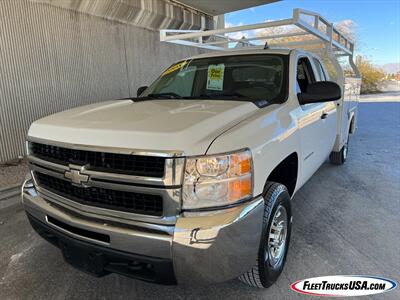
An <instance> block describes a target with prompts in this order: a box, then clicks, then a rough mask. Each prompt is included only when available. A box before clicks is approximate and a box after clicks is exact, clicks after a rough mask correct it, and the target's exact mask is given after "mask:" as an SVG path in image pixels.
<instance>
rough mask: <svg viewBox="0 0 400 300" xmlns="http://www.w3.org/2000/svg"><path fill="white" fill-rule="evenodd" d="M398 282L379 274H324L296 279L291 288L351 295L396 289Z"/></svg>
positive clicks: (311, 293)
mask: <svg viewBox="0 0 400 300" xmlns="http://www.w3.org/2000/svg"><path fill="white" fill-rule="evenodd" d="M396 287H397V282H396V281H394V280H391V279H386V278H382V277H377V276H363V275H343V276H339V275H337V276H323V277H314V278H308V279H303V280H299V281H296V282H294V283H292V284H291V286H290V288H291V289H292V290H293V291H295V292H298V293H301V294H304V295H313V296H327V297H343V296H346V297H351V296H366V295H373V294H380V293H385V292H388V291H391V290H394V289H395V288H396Z"/></svg>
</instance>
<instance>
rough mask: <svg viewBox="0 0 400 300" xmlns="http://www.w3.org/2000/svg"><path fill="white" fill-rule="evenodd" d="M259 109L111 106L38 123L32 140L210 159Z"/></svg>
mask: <svg viewBox="0 0 400 300" xmlns="http://www.w3.org/2000/svg"><path fill="white" fill-rule="evenodd" d="M256 110H258V108H257V107H256V106H255V105H254V104H253V103H250V102H239V101H219V100H218V101H217V100H150V101H143V102H136V103H135V102H133V101H131V100H119V101H107V102H102V103H97V104H92V105H88V106H82V107H78V108H74V109H71V110H68V111H65V112H61V113H57V114H55V115H52V116H49V117H46V118H43V119H40V120H38V121H36V122H34V123H33V124H32V125H31V127H30V129H29V133H28V136H29V137H34V138H40V139H45V140H50V141H57V142H64V143H71V144H78V145H89V146H103V147H117V148H128V149H137V150H157V151H163V150H164V151H165V150H168V151H183V152H185V154H186V155H199V154H204V153H205V152H206V150H207V148H208V146H209V145H210V143H211V142H212V141H213V140H214V139H215V138H216V137H217V136H218V135H220V134H221V133H223V132H224V131H225V130H227V129H229V128H231V127H232V126H234V125H236V124H237V123H239V122H240V121H241V120H243V119H245V118H246V117H247V116H249V114H251V113H253V112H254V111H256Z"/></svg>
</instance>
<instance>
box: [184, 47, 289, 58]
mask: <svg viewBox="0 0 400 300" xmlns="http://www.w3.org/2000/svg"><path fill="white" fill-rule="evenodd" d="M290 51H292V49H287V48H275V49H274V48H271V49H254V48H252V49H240V50H239V49H235V48H233V49H227V50H226V51H213V52H208V53H204V54H199V55H196V56H192V57H190V58H189V59H198V58H208V57H219V56H232V55H247V54H283V55H289V54H290Z"/></svg>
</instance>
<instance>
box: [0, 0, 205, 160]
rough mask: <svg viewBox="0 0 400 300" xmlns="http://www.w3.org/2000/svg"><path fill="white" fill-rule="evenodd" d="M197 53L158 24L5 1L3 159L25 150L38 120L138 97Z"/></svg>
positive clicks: (0, 74)
mask: <svg viewBox="0 0 400 300" xmlns="http://www.w3.org/2000/svg"><path fill="white" fill-rule="evenodd" d="M81 2H82V1H81ZM198 52H199V50H197V49H194V48H189V47H183V46H174V45H171V44H161V43H160V42H159V32H158V31H157V30H149V29H145V28H141V27H137V26H133V25H131V24H129V23H122V22H118V21H113V20H109V19H105V18H102V17H98V16H93V15H90V14H87V13H82V12H77V11H74V10H70V9H64V8H58V7H55V6H52V5H48V4H43V3H37V2H31V1H26V0H15V1H14V0H4V1H0V162H4V161H8V160H12V159H15V158H17V157H18V156H20V155H23V154H24V140H25V137H26V133H27V130H28V128H29V125H30V123H31V122H32V121H34V120H36V119H39V118H41V117H43V116H46V115H49V114H52V113H55V112H58V111H61V110H65V109H68V108H72V107H75V106H79V105H84V104H89V103H93V102H98V101H103V100H108V99H118V98H123V97H128V96H135V95H136V89H137V88H138V87H139V86H141V85H145V84H149V83H150V82H151V81H152V80H154V79H155V78H156V77H157V76H158V75H159V74H160V72H161V70H162V69H164V68H165V67H167V66H168V65H170V64H171V63H172V62H174V61H176V60H178V59H181V58H184V57H188V56H191V55H194V54H197V53H198Z"/></svg>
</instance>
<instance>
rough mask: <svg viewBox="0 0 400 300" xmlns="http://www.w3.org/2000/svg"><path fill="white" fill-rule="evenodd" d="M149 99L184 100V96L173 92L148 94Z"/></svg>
mask: <svg viewBox="0 0 400 300" xmlns="http://www.w3.org/2000/svg"><path fill="white" fill-rule="evenodd" d="M147 97H150V98H155V99H161V98H166V99H182V96H181V95H178V94H177V93H173V92H169V93H155V94H148V95H147Z"/></svg>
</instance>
